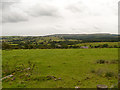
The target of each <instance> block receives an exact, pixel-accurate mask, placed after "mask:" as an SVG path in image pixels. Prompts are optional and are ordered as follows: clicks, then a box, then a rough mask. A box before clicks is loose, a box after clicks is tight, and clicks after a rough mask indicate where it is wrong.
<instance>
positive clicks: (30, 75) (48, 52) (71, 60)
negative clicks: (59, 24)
mask: <svg viewBox="0 0 120 90" xmlns="http://www.w3.org/2000/svg"><path fill="white" fill-rule="evenodd" d="M2 54H3V57H2V58H3V77H4V76H6V75H9V74H14V76H13V77H11V78H8V79H5V80H3V88H18V87H19V88H62V87H63V88H75V86H79V87H81V88H96V85H98V84H105V85H108V86H109V87H111V85H114V84H116V83H117V80H118V79H117V73H118V64H106V63H105V64H97V63H96V61H97V60H100V59H102V60H107V61H113V60H117V59H118V49H116V48H98V49H31V50H3V52H2ZM34 64H35V68H34V69H33V71H21V72H19V71H16V68H17V69H18V67H19V69H21V68H23V66H24V67H25V68H29V67H31V66H32V65H34ZM20 65H23V66H20ZM111 73H112V74H111ZM109 74H110V75H109ZM50 76H54V77H56V78H50ZM59 78H60V79H59Z"/></svg>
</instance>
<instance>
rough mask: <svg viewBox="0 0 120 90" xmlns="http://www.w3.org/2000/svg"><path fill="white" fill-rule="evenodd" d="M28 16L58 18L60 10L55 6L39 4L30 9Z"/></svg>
mask: <svg viewBox="0 0 120 90" xmlns="http://www.w3.org/2000/svg"><path fill="white" fill-rule="evenodd" d="M27 12H28V14H30V15H31V16H34V17H39V16H58V10H57V8H55V7H54V6H50V5H46V4H44V5H42V4H37V5H35V6H33V7H32V8H30V9H29V10H28V11H27Z"/></svg>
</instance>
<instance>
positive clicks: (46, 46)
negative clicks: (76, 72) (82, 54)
mask: <svg viewBox="0 0 120 90" xmlns="http://www.w3.org/2000/svg"><path fill="white" fill-rule="evenodd" d="M55 48H61V49H68V48H120V46H118V45H114V46H110V45H108V44H102V45H94V46H93V45H84V46H77V45H68V44H65V43H63V44H56V43H51V44H27V43H24V44H23V43H22V44H18V45H14V44H13V45H11V44H8V43H5V42H4V43H2V49H3V50H5V49H55Z"/></svg>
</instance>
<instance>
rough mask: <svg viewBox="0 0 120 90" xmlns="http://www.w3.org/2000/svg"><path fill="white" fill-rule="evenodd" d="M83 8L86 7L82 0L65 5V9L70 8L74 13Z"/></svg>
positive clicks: (81, 10)
mask: <svg viewBox="0 0 120 90" xmlns="http://www.w3.org/2000/svg"><path fill="white" fill-rule="evenodd" d="M85 8H86V7H85V6H84V5H83V3H82V2H78V3H73V4H71V5H69V6H67V8H66V9H68V10H70V11H71V12H73V13H76V12H83V11H84V10H85Z"/></svg>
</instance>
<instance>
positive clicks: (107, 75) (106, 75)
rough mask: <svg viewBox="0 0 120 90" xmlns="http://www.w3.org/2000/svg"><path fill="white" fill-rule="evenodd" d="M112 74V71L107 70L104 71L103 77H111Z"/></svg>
mask: <svg viewBox="0 0 120 90" xmlns="http://www.w3.org/2000/svg"><path fill="white" fill-rule="evenodd" d="M113 76H114V72H112V71H107V72H106V73H105V77H113Z"/></svg>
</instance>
